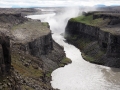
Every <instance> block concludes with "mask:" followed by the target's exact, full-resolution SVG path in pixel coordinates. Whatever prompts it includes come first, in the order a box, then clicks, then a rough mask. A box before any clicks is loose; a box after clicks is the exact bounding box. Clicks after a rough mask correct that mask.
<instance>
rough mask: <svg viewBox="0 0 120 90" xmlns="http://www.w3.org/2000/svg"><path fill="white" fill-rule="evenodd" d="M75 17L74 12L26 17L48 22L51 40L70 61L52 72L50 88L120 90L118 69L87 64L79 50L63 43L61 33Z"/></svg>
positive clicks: (64, 89) (119, 71)
mask: <svg viewBox="0 0 120 90" xmlns="http://www.w3.org/2000/svg"><path fill="white" fill-rule="evenodd" d="M77 15H78V13H75V12H74V14H73V15H69V14H68V13H67V15H66V14H63V13H62V14H61V15H59V14H56V13H51V14H42V15H29V16H27V17H29V18H32V19H40V20H41V21H42V22H48V23H49V25H50V29H51V31H52V33H53V35H52V37H53V39H54V40H55V41H56V42H57V43H59V44H60V45H61V46H63V47H64V51H65V53H66V56H67V57H68V58H70V59H71V60H72V63H71V64H69V65H66V66H64V67H61V68H58V69H56V70H54V71H53V72H52V81H51V85H52V87H53V88H58V89H60V90H120V69H117V68H109V67H105V66H101V65H96V64H92V63H89V62H87V61H85V60H84V59H83V58H82V56H81V52H80V51H79V49H77V48H76V47H74V46H73V45H70V44H68V43H66V42H64V41H65V39H64V37H63V36H62V35H61V33H64V30H65V26H66V24H67V21H68V19H69V18H71V17H74V16H77ZM68 16H69V17H68Z"/></svg>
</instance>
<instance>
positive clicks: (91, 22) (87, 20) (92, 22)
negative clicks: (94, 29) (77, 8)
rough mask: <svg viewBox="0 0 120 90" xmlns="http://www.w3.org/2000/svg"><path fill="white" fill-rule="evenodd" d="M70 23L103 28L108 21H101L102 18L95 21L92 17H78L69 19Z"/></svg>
mask: <svg viewBox="0 0 120 90" xmlns="http://www.w3.org/2000/svg"><path fill="white" fill-rule="evenodd" d="M70 21H74V22H81V23H84V24H87V25H91V26H98V27H101V26H104V25H106V22H108V21H109V20H108V19H106V20H103V18H97V19H93V15H87V16H85V15H82V16H78V17H76V18H71V19H70Z"/></svg>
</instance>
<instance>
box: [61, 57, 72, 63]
mask: <svg viewBox="0 0 120 90" xmlns="http://www.w3.org/2000/svg"><path fill="white" fill-rule="evenodd" d="M68 63H71V60H70V59H69V58H67V57H64V58H63V59H62V61H61V62H60V64H61V65H62V64H64V65H66V64H68Z"/></svg>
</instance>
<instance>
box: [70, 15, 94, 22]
mask: <svg viewBox="0 0 120 90" xmlns="http://www.w3.org/2000/svg"><path fill="white" fill-rule="evenodd" d="M92 20H93V15H89V16H84V15H82V16H78V17H76V18H72V19H70V21H77V22H82V23H86V24H90V22H91V21H92Z"/></svg>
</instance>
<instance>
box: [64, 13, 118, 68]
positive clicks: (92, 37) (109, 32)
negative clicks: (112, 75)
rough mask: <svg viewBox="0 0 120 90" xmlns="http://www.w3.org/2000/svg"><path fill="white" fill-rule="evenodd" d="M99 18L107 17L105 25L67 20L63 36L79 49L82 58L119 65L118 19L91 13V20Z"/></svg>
mask: <svg viewBox="0 0 120 90" xmlns="http://www.w3.org/2000/svg"><path fill="white" fill-rule="evenodd" d="M99 18H102V19H103V20H104V19H109V20H108V22H107V23H106V24H107V26H104V27H99V26H95V25H92V24H91V25H90V24H85V23H82V22H77V21H71V20H69V21H68V24H67V26H66V30H65V35H66V36H65V38H66V39H67V41H68V42H69V43H72V44H74V45H75V46H77V47H78V48H80V49H81V51H82V52H83V54H82V55H83V58H85V59H86V60H88V61H90V62H93V63H98V64H103V65H107V66H112V67H120V62H119V56H120V34H119V27H118V25H119V23H120V22H119V21H120V19H119V17H117V16H111V15H104V14H102V15H93V20H94V19H99ZM116 18H118V19H116ZM91 23H92V22H91ZM103 28H104V29H103ZM116 29H117V30H118V31H117V32H116V31H115V30H116Z"/></svg>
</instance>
